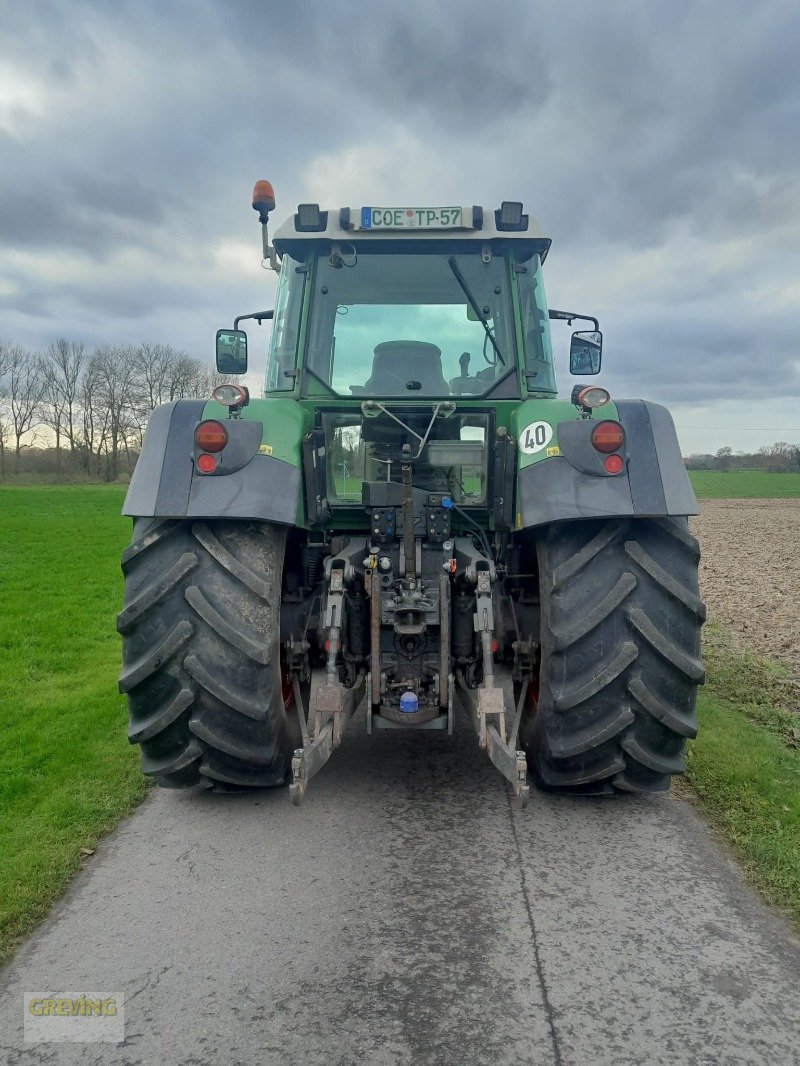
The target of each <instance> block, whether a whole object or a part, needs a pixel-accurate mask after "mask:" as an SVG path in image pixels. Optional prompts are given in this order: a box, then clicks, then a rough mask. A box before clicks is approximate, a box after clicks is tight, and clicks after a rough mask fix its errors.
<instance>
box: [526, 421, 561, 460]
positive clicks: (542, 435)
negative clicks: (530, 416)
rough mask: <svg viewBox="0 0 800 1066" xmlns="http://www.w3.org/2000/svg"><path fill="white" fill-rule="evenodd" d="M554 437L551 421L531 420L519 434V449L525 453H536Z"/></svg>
mask: <svg viewBox="0 0 800 1066" xmlns="http://www.w3.org/2000/svg"><path fill="white" fill-rule="evenodd" d="M552 439H553V427H552V426H551V425H550V423H549V422H531V424H530V425H529V426H526V427H525V429H523V431H522V432H521V433H520V435H519V450H520V451H521V452H522V453H523V454H525V455H535V454H536V452H540V451H541V450H542V449H543V448H546V447H547V445H548V444H549V443H550V441H551V440H552Z"/></svg>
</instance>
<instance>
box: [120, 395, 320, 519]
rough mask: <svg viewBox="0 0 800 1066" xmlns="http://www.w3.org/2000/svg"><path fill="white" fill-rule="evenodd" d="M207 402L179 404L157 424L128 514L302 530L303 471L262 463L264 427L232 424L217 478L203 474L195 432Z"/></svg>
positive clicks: (134, 481) (159, 414) (150, 429)
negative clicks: (299, 515) (260, 449)
mask: <svg viewBox="0 0 800 1066" xmlns="http://www.w3.org/2000/svg"><path fill="white" fill-rule="evenodd" d="M205 406H206V400H175V401H174V402H172V403H166V404H162V405H161V406H160V407H157V408H156V409H155V410H154V411H153V414H152V415H151V416H150V421H149V422H148V425H147V431H146V433H145V436H144V441H143V443H142V451H141V454H140V456H139V459H138V462H137V463H136V468H135V470H134V472H133V477H132V478H131V483H130V487H129V488H128V494H127V496H126V497H125V504H124V506H123V509H122V513H123V514H125V515H130V516H131V517H133V518H156V517H159V518H235V519H248V518H249V519H255V520H259V521H267V522H278V523H281V524H283V525H294V523H295V521H296V518H297V507H298V500H299V496H300V490H301V485H300V471H299V470H298V469H297V467H294V466H292V465H291V464H290V463H286V462H283V460H281V459H275V458H274V457H273V456H270V455H260V454H259V453H258V447H259V444H260V443H261V433H262V426H261V423H260V422H253V421H247V420H245V419H236V418H227V419H224V421H223V424H224V426H225V429H226V431H227V433H228V441H229V443H228V444H227V445H226V447H225V448H224V449H223V451H222V452H220V453H217V455H218V456H219V457H220V464H219V466H218V468H217V470H216V471H215V473H214V474H199V473H197V472H196V471H195V466H194V458H195V455H196V454H197V449H196V447H195V443H194V431H195V427H196V426H197V423H198V422H200V421H202V420H203V411H204V409H205Z"/></svg>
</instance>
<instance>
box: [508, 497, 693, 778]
mask: <svg viewBox="0 0 800 1066" xmlns="http://www.w3.org/2000/svg"><path fill="white" fill-rule="evenodd" d="M537 554H538V561H539V579H540V595H541V605H542V606H541V622H542V627H541V667H540V677H539V692H538V702H537V703H536V706H535V709H534V711H533V713H532V714H531V715H530V716H529V717H528V719H527V722H526V725H525V731H524V733H523V735H522V740H523V743H524V745H525V748H526V752H527V755H528V764H529V767H530V769H531V773H532V775H533V777H534V780H535V781H536V783H537V784H538V785H539V786H540V787H542V788H544V789H547V790H555V791H565V792H584V793H586V792H588V793H613V792H617V791H623V792H659V791H664V790H665V789H667V788H669V782H670V778H671V776H672V775H673V774H680V773H682V772H683V770H684V767H685V755H684V746H685V742H686V739H687V738H689V737H694V736H695V735H696V733H697V720H696V716H695V697H696V691H697V686H698V685H701V684H702V683H703V680H704V677H705V671H704V669H703V664H702V662H701V659H700V628H701V626H702V624H703V621H704V619H705V607H704V605H703V603H702V602H701V600H700V598H699V595H698V581H697V569H698V562H699V559H700V551H699V546H698V543H697V541H696V540H695V538H694V537H693V536H692V535H691V534H690V533H689V529H688V523H687V521H686V519H675V518H664V519H622V520H612V521H587V522H570V523H563V524H560V525H554V526H551V527H549V528H548V529H547V530H545V531H544V532H543V533H542V535H541V536H540V538H539V540H538V542H537Z"/></svg>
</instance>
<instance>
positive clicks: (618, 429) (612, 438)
mask: <svg viewBox="0 0 800 1066" xmlns="http://www.w3.org/2000/svg"><path fill="white" fill-rule="evenodd" d="M624 443H625V431H624V430H623V428H622V426H621V425H620V424H619V422H598V423H597V425H596V426H595V427H594V429H593V430H592V445H593V447H594V448H596V449H597V451H598V452H603V453H604V454H608V453H609V452H618V451H619V450H620V448H621V447H622V446H623V444H624Z"/></svg>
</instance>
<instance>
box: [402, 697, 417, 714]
mask: <svg viewBox="0 0 800 1066" xmlns="http://www.w3.org/2000/svg"><path fill="white" fill-rule="evenodd" d="M400 710H401V711H402V712H403V714H413V713H414V712H415V711H418V710H419V700H418V699H417V694H416V692H404V693H403V695H402V696H401V697H400Z"/></svg>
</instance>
